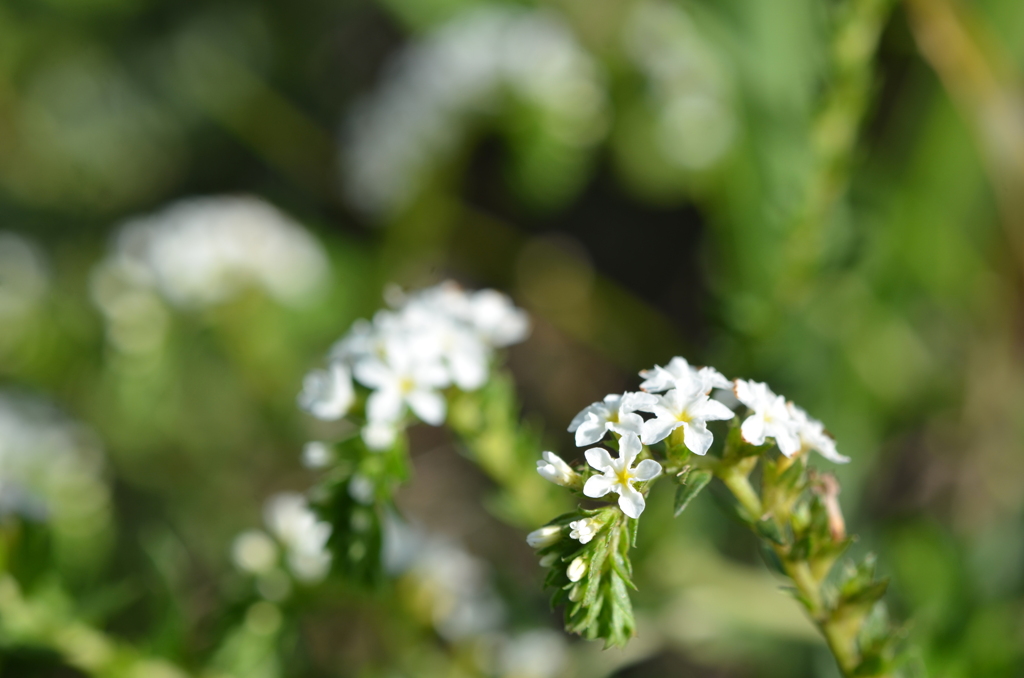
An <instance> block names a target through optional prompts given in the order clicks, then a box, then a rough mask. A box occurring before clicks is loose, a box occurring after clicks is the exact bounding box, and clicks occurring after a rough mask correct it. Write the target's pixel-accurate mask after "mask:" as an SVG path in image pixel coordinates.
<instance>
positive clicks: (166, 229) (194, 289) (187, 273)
mask: <svg viewBox="0 0 1024 678" xmlns="http://www.w3.org/2000/svg"><path fill="white" fill-rule="evenodd" d="M327 273H328V261H327V256H326V254H325V253H324V250H323V247H322V246H321V245H320V243H319V242H318V241H317V240H316V239H315V238H314V237H313V236H312V235H311V234H310V233H309V232H308V231H307V230H306V229H305V228H303V227H302V226H300V225H299V224H298V223H296V222H295V221H294V220H292V219H291V218H289V217H288V216H286V215H285V214H284V213H282V212H281V211H280V210H278V209H277V208H275V207H273V206H272V205H270V204H269V203H267V202H264V201H263V200H260V199H259V198H255V197H252V196H213V197H202V198H190V199H185V200H180V201H178V202H175V203H173V204H171V205H169V206H168V207H165V208H164V209H162V210H160V211H158V212H155V213H153V214H151V215H147V216H143V217H137V218H134V219H131V220H128V221H127V222H125V223H123V224H122V225H121V226H120V228H119V229H118V231H117V233H116V235H115V237H114V240H113V243H112V246H111V250H110V252H109V253H108V255H107V257H106V259H104V261H103V262H101V263H100V264H99V265H98V266H97V268H96V269H95V270H94V273H93V279H92V296H93V300H94V301H95V303H96V304H97V306H99V308H100V309H101V310H102V311H103V313H104V314H105V315H106V316H107V319H108V321H109V322H110V323H112V324H113V325H114V326H115V328H114V337H113V338H114V339H115V341H116V340H117V338H118V336H117V334H116V333H117V332H118V331H120V332H121V333H122V334H123V333H125V332H131V331H135V330H125V326H133V325H134V326H138V327H139V328H141V327H144V326H145V324H146V322H144V320H145V319H147V318H149V317H151V316H152V315H153V314H152V311H151V310H149V306H150V305H152V301H149V299H152V298H159V299H162V300H164V301H166V302H168V303H170V304H171V305H173V306H178V307H182V308H197V307H207V306H211V305H215V304H218V303H220V302H223V301H226V300H228V299H230V298H232V297H234V296H235V295H237V294H238V293H240V292H242V291H243V290H244V289H246V288H250V287H255V288H259V289H262V290H263V291H265V292H267V293H268V294H269V295H271V296H272V297H274V298H275V299H276V300H278V301H280V302H282V303H284V304H289V305H298V304H301V303H303V302H305V301H307V300H308V299H309V297H310V296H311V295H313V294H314V293H315V292H317V291H318V290H319V289H320V288H322V287H323V285H324V283H325V282H326V280H327ZM143 300H146V301H145V305H143ZM138 331H139V332H143V331H144V330H138ZM132 339H134V337H130V338H129V341H128V348H129V349H130V348H132V347H133V344H132ZM135 343H139V342H135ZM148 343H149V344H153V343H154V342H153V341H152V340H150V341H149V342H148Z"/></svg>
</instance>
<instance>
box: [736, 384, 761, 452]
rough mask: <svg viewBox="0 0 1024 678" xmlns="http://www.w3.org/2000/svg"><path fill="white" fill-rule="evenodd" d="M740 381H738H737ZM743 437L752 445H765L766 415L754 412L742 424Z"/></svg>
mask: <svg viewBox="0 0 1024 678" xmlns="http://www.w3.org/2000/svg"><path fill="white" fill-rule="evenodd" d="M737 383H738V382H737ZM740 433H742V434H743V439H744V440H746V441H747V442H748V443H750V444H751V445H764V417H760V416H758V415H756V414H752V415H750V416H749V417H747V418H746V419H745V420H744V421H743V425H742V426H740Z"/></svg>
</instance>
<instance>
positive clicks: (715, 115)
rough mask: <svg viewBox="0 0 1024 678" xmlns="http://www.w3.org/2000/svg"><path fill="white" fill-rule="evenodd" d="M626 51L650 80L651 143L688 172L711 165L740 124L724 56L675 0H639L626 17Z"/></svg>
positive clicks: (707, 167)
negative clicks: (652, 124) (653, 115)
mask: <svg viewBox="0 0 1024 678" xmlns="http://www.w3.org/2000/svg"><path fill="white" fill-rule="evenodd" d="M624 37H625V47H626V54H627V55H628V56H629V57H630V58H631V59H632V61H633V62H634V63H635V64H636V67H637V69H638V70H639V71H640V73H641V74H643V75H644V76H646V78H647V82H648V83H649V88H648V97H649V99H650V102H651V105H652V108H653V109H654V114H655V126H654V131H655V134H656V139H655V140H654V146H655V147H656V148H658V149H659V150H660V151H661V152H662V153H663V154H664V156H665V159H666V160H668V161H669V162H671V163H672V164H674V165H676V166H678V167H680V168H682V169H685V170H691V171H702V170H706V169H709V168H711V167H713V166H714V165H715V164H716V163H717V162H718V161H719V160H721V159H722V158H723V157H724V156H725V155H726V153H727V152H728V150H729V148H730V147H731V146H732V143H733V141H734V139H735V137H736V129H737V127H738V124H737V121H736V111H735V108H736V107H735V104H734V103H733V100H732V99H733V97H732V95H731V90H732V83H731V77H730V75H729V73H728V71H727V70H726V68H725V66H724V63H725V60H724V59H723V58H722V57H721V56H719V54H718V53H717V52H716V50H715V49H714V47H713V46H712V45H711V44H710V43H709V42H708V38H707V32H706V31H703V30H701V28H699V27H698V26H696V25H695V24H694V21H693V19H692V18H691V17H690V16H689V14H688V13H687V11H686V9H685V8H684V7H683V6H681V5H679V4H676V3H670V2H664V1H658V0H643V1H641V2H637V3H634V4H633V5H632V6H631V9H630V11H629V14H628V16H627V19H626V22H625V30H624Z"/></svg>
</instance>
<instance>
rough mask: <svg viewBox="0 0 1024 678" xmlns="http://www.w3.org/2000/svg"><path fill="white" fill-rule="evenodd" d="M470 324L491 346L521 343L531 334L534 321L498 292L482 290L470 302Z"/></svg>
mask: <svg viewBox="0 0 1024 678" xmlns="http://www.w3.org/2000/svg"><path fill="white" fill-rule="evenodd" d="M469 304H470V311H469V312H470V322H471V323H472V324H473V327H474V328H475V329H476V331H477V332H478V333H479V334H480V336H481V338H483V340H484V341H486V342H487V343H488V344H490V345H491V346H510V345H512V344H517V343H519V342H520V341H522V340H523V339H525V338H526V336H527V335H528V334H529V333H530V318H529V316H527V315H526V312H525V311H523V310H522V309H519V308H516V306H515V304H513V303H512V300H511V299H509V297H508V296H507V295H504V294H502V293H501V292H498V291H497V290H480V291H479V292H476V293H474V294H473V296H472V297H471V298H470V300H469Z"/></svg>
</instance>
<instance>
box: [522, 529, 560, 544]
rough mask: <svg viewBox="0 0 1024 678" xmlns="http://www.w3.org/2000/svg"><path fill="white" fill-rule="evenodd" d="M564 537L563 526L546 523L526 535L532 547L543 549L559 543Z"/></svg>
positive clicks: (527, 541)
mask: <svg viewBox="0 0 1024 678" xmlns="http://www.w3.org/2000/svg"><path fill="white" fill-rule="evenodd" d="M561 538H562V528H561V527H559V526H558V525H545V526H544V527H542V528H540V529H537V530H534V531H533V532H531V533H530V534H528V535H526V543H527V544H529V545H530V546H531V547H532V548H535V549H542V548H545V547H548V546H552V545H554V544H557V543H558V542H559V540H560V539H561Z"/></svg>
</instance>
